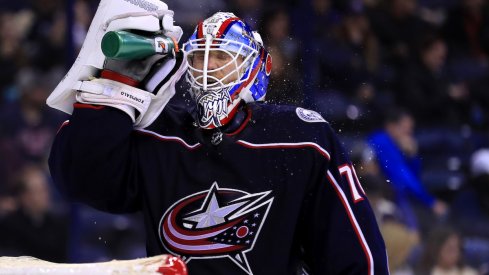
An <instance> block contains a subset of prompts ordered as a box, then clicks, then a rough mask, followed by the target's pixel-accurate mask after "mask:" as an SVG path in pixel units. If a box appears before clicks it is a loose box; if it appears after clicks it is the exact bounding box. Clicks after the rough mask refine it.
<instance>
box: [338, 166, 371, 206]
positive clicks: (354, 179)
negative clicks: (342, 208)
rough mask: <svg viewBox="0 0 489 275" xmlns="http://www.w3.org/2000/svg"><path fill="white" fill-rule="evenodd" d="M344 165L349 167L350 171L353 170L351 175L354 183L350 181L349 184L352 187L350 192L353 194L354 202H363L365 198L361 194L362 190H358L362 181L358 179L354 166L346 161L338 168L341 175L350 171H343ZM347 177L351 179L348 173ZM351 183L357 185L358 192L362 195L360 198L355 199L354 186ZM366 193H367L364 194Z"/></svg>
mask: <svg viewBox="0 0 489 275" xmlns="http://www.w3.org/2000/svg"><path fill="white" fill-rule="evenodd" d="M343 167H348V169H350V172H351V177H352V180H353V183H350V182H348V186H349V187H350V192H351V194H352V196H353V203H357V202H361V201H363V200H364V198H363V197H362V195H360V192H358V185H359V184H360V182H359V181H358V179H357V178H356V177H355V176H354V169H353V167H352V166H350V165H349V164H347V163H345V164H343V165H341V166H339V167H338V170H339V171H340V175H341V176H343V174H348V172H347V171H346V170H344V171H341V170H342V169H343ZM346 177H347V180H348V181H350V179H349V178H348V175H346ZM351 184H354V185H355V186H356V187H357V193H358V195H359V196H360V198H358V199H355V196H354V195H353V187H352V186H351ZM364 195H365V194H364Z"/></svg>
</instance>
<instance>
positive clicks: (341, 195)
mask: <svg viewBox="0 0 489 275" xmlns="http://www.w3.org/2000/svg"><path fill="white" fill-rule="evenodd" d="M332 177H333V176H332V175H331V174H330V172H329V171H328V176H327V178H328V181H329V183H331V185H332V186H333V189H334V190H335V192H336V194H337V195H338V198H339V199H340V201H341V204H342V205H343V207H344V208H345V211H346V214H347V215H348V219H349V220H350V224H351V226H352V227H353V230H354V231H355V234H356V235H357V238H358V241H359V242H360V246H361V247H362V249H363V252H364V253H365V258H366V260H367V265H368V275H373V273H372V264H373V258H372V254H371V253H369V252H370V249H369V248H367V246H368V245H367V244H366V240H365V239H364V238H362V236H363V234H361V233H360V231H361V229H360V228H359V226H360V225H358V222H357V221H356V218H355V214H354V213H353V210H352V209H351V208H350V206H349V204H348V201H347V200H346V197H345V194H344V193H343V192H342V190H340V189H339V188H340V187H339V186H338V184H337V183H336V182H335V181H336V180H335V179H334V178H332Z"/></svg>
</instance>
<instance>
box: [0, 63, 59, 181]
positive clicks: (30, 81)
mask: <svg viewBox="0 0 489 275" xmlns="http://www.w3.org/2000/svg"><path fill="white" fill-rule="evenodd" d="M58 80H59V77H58V76H57V75H54V76H53V75H51V74H48V73H41V72H40V71H37V70H30V69H29V70H27V69H26V70H23V71H22V72H21V73H20V74H19V77H18V80H17V88H18V91H19V94H20V95H19V96H20V98H19V101H15V102H12V103H11V104H9V105H8V106H5V107H4V108H2V109H1V110H0V171H3V173H4V175H5V180H6V182H8V181H10V180H11V179H12V178H11V177H12V176H13V175H12V172H14V171H17V170H18V169H20V168H21V167H22V166H23V165H24V163H26V162H29V161H30V162H35V163H42V162H43V161H45V159H46V158H47V152H48V150H49V148H50V145H51V142H52V139H53V137H54V135H55V133H56V129H58V127H59V125H60V123H61V122H62V120H63V118H64V116H61V114H60V113H59V112H56V111H54V110H53V109H51V108H49V107H48V106H47V105H46V98H47V96H48V95H49V93H50V92H51V91H52V89H53V87H54V85H55V84H56V82H57V81H58Z"/></svg>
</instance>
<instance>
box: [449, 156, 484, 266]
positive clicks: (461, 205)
mask: <svg viewBox="0 0 489 275" xmlns="http://www.w3.org/2000/svg"><path fill="white" fill-rule="evenodd" d="M470 170H471V173H470V178H469V182H468V184H466V185H465V187H464V189H462V190H461V191H460V192H459V193H458V194H457V196H456V197H455V198H454V200H453V202H452V211H453V212H452V213H451V214H452V215H451V216H452V219H453V222H454V224H455V225H456V226H457V227H458V228H459V229H460V230H461V232H462V233H463V234H464V235H465V236H471V237H479V238H485V239H486V240H489V149H479V150H477V151H475V152H474V153H473V154H472V157H471V164H470ZM488 261H489V257H488Z"/></svg>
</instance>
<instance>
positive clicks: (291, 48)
mask: <svg viewBox="0 0 489 275" xmlns="http://www.w3.org/2000/svg"><path fill="white" fill-rule="evenodd" d="M260 22H261V26H260V29H259V30H260V34H261V36H262V39H263V42H264V44H265V45H268V46H267V47H268V49H269V52H270V54H271V56H272V68H273V73H272V74H271V75H270V82H269V87H268V92H267V97H266V100H267V102H270V103H273V104H289V105H299V106H300V105H302V104H303V98H304V93H303V89H302V85H301V84H302V82H301V81H302V79H301V75H302V70H301V66H300V65H301V64H299V62H298V60H299V52H298V51H299V45H298V44H297V42H296V39H295V38H294V36H293V35H292V34H291V32H290V24H291V22H290V17H289V14H288V13H287V11H286V10H285V8H281V7H275V8H270V9H269V10H267V11H265V13H264V16H263V18H262V19H261V20H260Z"/></svg>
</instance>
